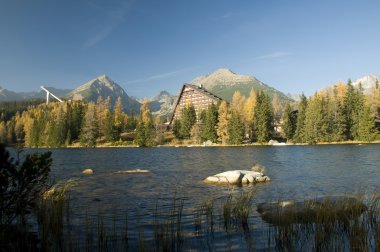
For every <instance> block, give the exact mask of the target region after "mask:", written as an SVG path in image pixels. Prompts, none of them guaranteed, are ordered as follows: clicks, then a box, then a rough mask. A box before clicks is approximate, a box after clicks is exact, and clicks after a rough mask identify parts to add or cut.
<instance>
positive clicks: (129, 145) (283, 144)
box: [12, 140, 380, 149]
mask: <svg viewBox="0 0 380 252" xmlns="http://www.w3.org/2000/svg"><path fill="white" fill-rule="evenodd" d="M367 144H380V140H376V141H372V142H364V141H345V142H320V143H315V144H307V143H281V144H268V143H250V144H239V145H229V144H211V145H203V144H190V143H189V144H184V143H181V144H179V143H178V144H164V145H156V146H151V147H139V146H138V145H134V144H126V145H122V144H118V145H112V144H99V145H96V146H94V147H86V146H81V145H79V144H72V145H68V146H61V147H47V146H41V147H25V146H24V147H22V148H30V149H82V148H83V149H85V148H160V147H169V148H170V147H171V148H199V147H212V148H217V147H267V146H273V147H286V146H317V145H323V146H325V145H367ZM12 147H13V146H12Z"/></svg>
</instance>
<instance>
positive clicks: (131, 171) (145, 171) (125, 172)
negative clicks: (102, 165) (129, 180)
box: [112, 169, 150, 174]
mask: <svg viewBox="0 0 380 252" xmlns="http://www.w3.org/2000/svg"><path fill="white" fill-rule="evenodd" d="M149 172H150V171H149V170H140V169H135V170H123V171H114V172H112V174H131V173H149Z"/></svg>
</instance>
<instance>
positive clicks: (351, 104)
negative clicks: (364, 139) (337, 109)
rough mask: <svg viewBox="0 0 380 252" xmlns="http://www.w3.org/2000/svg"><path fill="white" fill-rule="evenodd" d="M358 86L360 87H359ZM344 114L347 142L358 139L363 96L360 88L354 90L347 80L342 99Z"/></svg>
mask: <svg viewBox="0 0 380 252" xmlns="http://www.w3.org/2000/svg"><path fill="white" fill-rule="evenodd" d="M359 86H360V85H359ZM343 104H344V110H345V111H344V112H345V117H346V136H347V139H349V140H356V139H358V138H359V133H358V129H359V123H360V114H361V112H362V111H363V106H364V95H363V92H362V90H361V87H359V88H358V89H356V88H355V87H354V86H353V85H352V83H351V80H348V83H347V91H346V96H345V97H344V103H343Z"/></svg>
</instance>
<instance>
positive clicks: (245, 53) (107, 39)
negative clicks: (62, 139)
mask: <svg viewBox="0 0 380 252" xmlns="http://www.w3.org/2000/svg"><path fill="white" fill-rule="evenodd" d="M379 10H380V1H375V0H373V1H367V0H361V1H350V0H347V1H339V0H330V1H327V0H326V1H325V0H320V1H312V0H303V1H299V0H293V1H285V0H277V1H275V0H267V1H258V0H250V1H248V0H247V1H233V0H209V1H204V0H192V1H187V0H162V1H155V0H149V1H148V0H136V1H106V0H99V1H94V0H75V1H74V0H65V1H58V0H44V1H43V0H34V1H30V0H1V3H0V86H2V87H3V88H7V89H9V90H13V91H31V90H36V89H38V88H39V86H40V85H46V86H54V87H57V88H75V87H77V86H79V85H81V84H83V83H84V82H86V81H88V80H91V79H93V78H95V77H97V76H98V75H101V74H107V75H108V76H110V77H111V79H113V80H114V81H115V82H117V83H118V84H120V85H121V86H122V87H123V88H124V89H125V90H126V92H127V93H128V94H129V95H133V96H137V97H150V96H153V95H154V94H156V93H158V92H159V91H161V90H168V91H169V92H172V93H174V94H176V93H178V92H179V89H180V87H181V85H182V84H183V83H185V82H190V81H191V80H192V79H193V78H195V77H197V76H199V75H203V74H208V73H211V72H213V71H215V70H217V69H219V68H229V69H231V70H233V71H234V72H236V73H239V74H245V75H253V76H255V77H257V78H258V79H260V80H261V81H263V82H264V83H267V84H268V85H270V86H273V87H275V88H277V89H279V90H281V91H283V92H285V93H287V92H290V93H301V92H304V93H305V94H307V95H310V94H312V93H313V92H314V91H316V90H318V89H320V88H323V87H325V86H327V85H329V84H331V83H333V82H336V81H338V80H343V81H346V80H347V79H348V78H351V79H353V80H354V79H356V78H359V77H361V76H363V75H366V74H380V32H379V30H380V14H379Z"/></svg>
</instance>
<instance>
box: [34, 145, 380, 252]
mask: <svg viewBox="0 0 380 252" xmlns="http://www.w3.org/2000/svg"><path fill="white" fill-rule="evenodd" d="M32 151H34V150H32ZM51 151H52V153H53V166H52V173H51V174H52V177H53V178H54V179H55V180H56V181H61V180H68V179H74V180H75V181H76V186H75V187H74V188H73V189H72V192H71V194H70V197H71V205H70V208H71V211H72V221H71V222H72V225H73V230H74V231H75V230H76V229H80V228H81V227H83V225H84V222H85V220H87V221H88V220H89V219H91V218H96V216H98V215H101V216H103V217H104V220H105V222H106V225H107V224H108V226H109V228H111V229H112V226H114V225H115V224H112V222H113V223H115V222H116V226H117V225H121V223H123V221H122V220H123V219H124V218H125V216H126V215H128V233H129V239H130V241H136V240H138V239H139V237H140V238H141V230H143V233H144V236H145V237H149V234H150V233H152V232H153V229H154V225H153V222H154V220H155V218H157V215H159V214H160V213H161V215H160V216H161V217H162V218H164V219H165V218H169V217H170V216H169V215H168V214H169V212H170V210H171V209H172V208H173V204H177V206H178V205H179V204H181V206H183V222H182V225H183V229H184V230H185V231H186V232H187V234H188V236H192V234H193V233H194V211H195V209H199V208H200V207H202V205H204V204H205V202H210V200H215V202H217V201H218V200H223V199H226V198H227V197H228V196H229V195H239V194H240V193H241V192H247V191H251V190H254V197H253V202H252V209H251V211H250V217H249V218H250V220H249V221H250V225H251V227H252V229H253V230H255V233H254V235H253V234H251V235H253V236H255V237H256V238H255V239H256V245H255V246H256V247H258V248H260V247H262V248H264V247H265V246H266V245H265V244H266V242H267V241H265V240H264V241H260V237H264V234H266V232H267V230H268V224H266V223H264V222H263V221H262V220H261V218H260V215H259V214H258V213H257V212H256V211H255V204H257V203H258V202H265V201H276V200H279V199H281V200H283V199H284V200H285V199H286V200H288V199H294V200H302V199H305V198H315V197H318V196H326V195H327V196H331V195H343V194H349V195H351V194H354V195H355V194H356V195H357V194H358V192H365V193H373V192H379V191H380V145H375V144H373V145H372V144H368V145H318V146H252V147H208V148H202V147H193V148H189V147H180V148H174V147H159V148H92V149H52V150H51ZM255 164H260V165H261V166H264V167H265V173H266V175H268V176H269V177H270V178H271V182H269V183H263V184H256V185H249V186H242V187H239V186H235V187H232V186H218V185H210V184H205V183H203V182H202V180H203V179H204V178H206V177H207V176H210V175H213V174H216V173H220V172H224V171H227V170H235V169H247V170H250V169H251V167H252V166H253V165H255ZM87 168H90V169H92V170H93V171H94V174H92V175H84V174H82V171H83V170H84V169H87ZM130 169H147V170H149V171H151V173H149V174H112V172H113V171H118V170H130ZM216 204H217V203H216ZM215 215H216V216H217V217H216V218H220V215H221V213H220V212H216V213H215ZM218 216H219V217H218ZM220 229H222V228H219V229H218V228H216V232H215V238H213V245H212V246H213V247H212V249H213V250H214V249H216V250H219V249H220V250H224V249H225V248H226V247H228V249H231V250H245V249H246V248H247V246H248V245H247V244H246V243H248V242H247V239H245V238H242V236H241V235H240V236H238V235H236V236H232V238H231V237H230V238H229V240H228V242H227V241H226V234H225V233H224V232H218V230H220ZM139 235H140V236H139ZM146 239H147V240H149V238H146ZM194 239H195V238H194ZM194 241H195V240H194ZM194 243H196V242H194ZM199 246H201V247H199ZM202 246H203V247H202ZM209 246H211V245H209V244H206V245H192V244H190V245H189V244H187V245H186V246H185V248H186V249H196V250H197V249H210V247H209ZM132 248H133V247H132Z"/></svg>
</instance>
